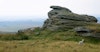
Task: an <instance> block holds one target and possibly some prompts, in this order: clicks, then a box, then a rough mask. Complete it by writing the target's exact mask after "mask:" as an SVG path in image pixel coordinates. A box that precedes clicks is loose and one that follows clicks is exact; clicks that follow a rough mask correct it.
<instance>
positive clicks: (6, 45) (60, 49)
mask: <svg viewBox="0 0 100 52" xmlns="http://www.w3.org/2000/svg"><path fill="white" fill-rule="evenodd" d="M99 51H100V44H90V43H84V44H83V45H81V46H80V45H79V44H78V42H74V41H59V40H58V41H54V40H43V39H42V40H23V41H0V52H99Z"/></svg>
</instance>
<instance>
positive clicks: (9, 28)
mask: <svg viewBox="0 0 100 52" xmlns="http://www.w3.org/2000/svg"><path fill="white" fill-rule="evenodd" d="M42 24H43V22H42V21H32V20H26V21H3V22H0V32H17V31H18V30H19V29H25V28H30V27H36V26H40V27H41V26H42Z"/></svg>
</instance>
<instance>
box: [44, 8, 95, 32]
mask: <svg viewBox="0 0 100 52" xmlns="http://www.w3.org/2000/svg"><path fill="white" fill-rule="evenodd" d="M50 8H52V9H53V10H51V11H49V12H48V16H49V18H48V19H47V20H46V21H45V22H44V25H43V29H49V30H53V31H57V30H69V29H73V28H75V27H78V26H85V25H87V24H89V23H91V22H94V23H96V22H97V19H96V18H95V17H94V16H89V15H79V14H75V13H73V12H72V11H71V10H69V9H67V8H65V7H60V6H51V7H50Z"/></svg>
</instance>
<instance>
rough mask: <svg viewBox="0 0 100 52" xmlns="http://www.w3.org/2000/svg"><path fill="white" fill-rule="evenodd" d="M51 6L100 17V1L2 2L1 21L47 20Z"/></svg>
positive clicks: (34, 0) (0, 8) (48, 0)
mask: <svg viewBox="0 0 100 52" xmlns="http://www.w3.org/2000/svg"><path fill="white" fill-rule="evenodd" d="M51 5H58V6H62V7H66V8H69V9H70V10H71V11H73V12H74V13H78V14H88V15H92V16H100V0H0V21H12V20H22V19H23V20H28V19H29V20H37V19H46V18H47V17H48V16H47V13H48V11H50V10H51V9H50V8H49V7H50V6H51Z"/></svg>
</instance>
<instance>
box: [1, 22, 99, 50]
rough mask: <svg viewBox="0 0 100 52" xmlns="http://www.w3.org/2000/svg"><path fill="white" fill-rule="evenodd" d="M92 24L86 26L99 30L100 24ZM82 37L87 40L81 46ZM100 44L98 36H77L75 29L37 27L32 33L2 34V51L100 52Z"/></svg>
mask: <svg viewBox="0 0 100 52" xmlns="http://www.w3.org/2000/svg"><path fill="white" fill-rule="evenodd" d="M91 25H92V26H91ZM91 25H88V26H86V27H87V28H90V29H93V30H97V31H98V30H99V28H98V29H97V28H96V27H98V26H99V25H94V26H93V24H91ZM97 31H96V32H97ZM94 32H95V31H94ZM82 39H85V42H84V44H83V45H81V46H80V45H79V44H78V42H79V41H80V40H82ZM99 45H100V40H99V39H98V38H93V37H81V36H77V33H76V32H74V31H73V30H69V31H50V30H41V29H40V28H36V29H35V30H34V32H33V33H32V34H30V35H29V34H28V35H27V34H9V35H0V52H99V51H100V46H99Z"/></svg>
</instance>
